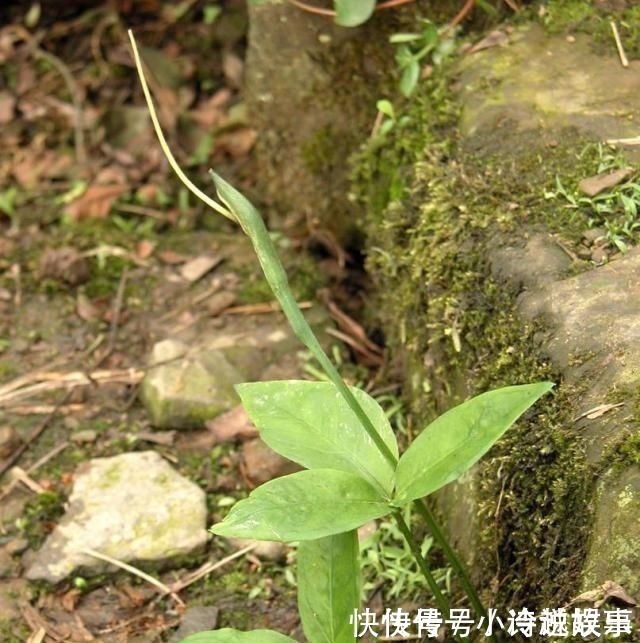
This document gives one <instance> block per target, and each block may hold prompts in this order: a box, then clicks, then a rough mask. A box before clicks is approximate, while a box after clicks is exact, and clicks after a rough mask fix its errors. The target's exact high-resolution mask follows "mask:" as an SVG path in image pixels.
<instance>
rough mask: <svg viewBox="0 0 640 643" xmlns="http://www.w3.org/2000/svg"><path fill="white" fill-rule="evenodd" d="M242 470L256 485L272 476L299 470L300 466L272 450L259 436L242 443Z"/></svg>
mask: <svg viewBox="0 0 640 643" xmlns="http://www.w3.org/2000/svg"><path fill="white" fill-rule="evenodd" d="M241 455H242V460H241V466H242V472H243V474H244V475H245V476H246V477H247V478H248V479H249V481H250V482H251V483H252V484H254V485H255V486H256V487H257V486H258V485H261V484H263V483H265V482H269V480H273V479H274V478H279V477H280V476H285V475H287V474H289V473H294V472H295V471H300V466H299V465H297V464H296V463H295V462H291V460H287V459H286V458H283V457H282V456H281V455H279V454H277V453H276V452H275V451H272V450H271V449H270V448H269V447H268V446H267V445H266V444H265V443H264V442H263V441H262V440H261V439H260V438H255V439H253V440H250V441H249V442H245V443H244V444H243V445H242V451H241Z"/></svg>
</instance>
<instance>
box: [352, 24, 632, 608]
mask: <svg viewBox="0 0 640 643" xmlns="http://www.w3.org/2000/svg"><path fill="white" fill-rule="evenodd" d="M625 75H626V76H625ZM621 76H625V77H624V79H623V80H621V83H620V84H619V85H618V86H617V87H616V88H615V89H612V90H611V91H609V89H610V88H611V83H610V82H609V80H608V79H609V78H611V77H616V78H619V77H621ZM560 78H562V82H559V79H560ZM638 89H640V66H639V65H638V64H637V63H632V66H631V67H630V68H629V69H628V70H624V71H623V70H621V68H620V67H619V61H618V60H617V57H616V56H615V55H611V56H608V57H606V58H604V57H600V56H598V55H596V54H595V53H593V51H592V48H591V43H590V42H589V40H588V39H587V38H583V37H579V36H578V37H576V39H575V40H574V41H573V42H568V41H567V40H566V38H565V37H564V36H562V37H560V36H550V35H548V34H546V33H545V32H544V31H543V30H542V29H540V28H538V27H531V26H529V27H519V28H517V29H516V30H515V31H514V32H513V34H512V36H511V43H510V44H509V45H508V46H506V47H504V48H493V49H488V50H486V51H482V52H479V53H477V54H473V55H471V56H469V57H467V58H466V59H464V60H463V61H462V62H461V63H459V64H458V65H457V66H453V67H450V68H448V69H444V70H440V71H439V73H437V74H434V75H433V76H432V77H431V78H430V79H429V81H427V83H423V84H422V85H421V89H420V93H419V95H418V96H417V97H416V98H415V100H414V101H413V102H412V105H411V106H410V107H409V109H408V110H407V112H406V113H404V114H402V115H401V116H404V117H405V118H404V119H402V120H401V119H399V120H398V125H397V126H396V127H395V128H394V129H393V130H392V131H391V133H390V134H389V135H387V136H386V137H385V138H380V139H378V140H374V141H372V142H371V143H370V145H369V146H368V148H367V149H366V150H365V151H364V152H362V153H360V154H359V155H358V156H357V157H356V158H355V161H354V162H355V168H354V173H353V177H354V185H353V192H354V195H355V196H356V197H357V198H359V200H360V201H361V203H363V205H364V207H365V208H366V217H365V219H364V220H363V227H364V228H365V229H366V233H367V239H368V240H367V244H368V267H369V269H370V271H371V273H372V275H373V279H374V282H375V283H376V285H377V289H376V297H375V303H374V304H373V306H372V310H375V316H374V314H373V312H372V317H374V318H375V319H376V320H377V322H378V323H379V324H381V325H382V326H383V328H384V331H385V334H386V337H387V341H388V344H389V346H390V349H391V352H392V354H394V355H395V356H396V361H397V363H398V366H399V368H401V369H402V371H403V378H404V381H405V382H406V387H405V388H406V394H407V397H408V398H409V399H410V400H411V405H412V408H413V411H414V414H415V416H416V422H417V425H418V426H420V425H421V424H422V425H424V424H426V423H427V422H428V421H429V420H430V419H432V418H433V417H434V416H435V415H437V414H439V413H441V412H443V411H444V410H446V409H447V408H449V407H450V406H452V405H454V404H455V403H457V402H459V401H461V400H462V399H464V398H466V397H468V396H469V395H471V394H474V393H480V392H483V391H485V390H488V389H491V388H496V387H499V386H503V385H510V384H523V383H528V382H532V381H536V380H543V379H544V380H548V379H550V380H553V381H555V382H557V383H558V386H557V388H556V392H555V394H554V395H553V396H548V398H546V399H544V400H541V401H540V402H539V403H538V404H537V405H536V406H535V407H534V409H532V410H531V411H530V412H529V413H528V414H526V415H525V417H524V418H523V419H522V420H521V421H519V422H518V423H517V424H516V426H514V427H513V428H512V429H511V430H510V431H509V432H507V434H506V435H505V437H504V438H503V439H502V440H501V441H500V442H499V443H498V444H497V445H496V446H495V447H494V449H492V451H491V452H490V454H489V455H488V457H486V458H485V459H484V460H483V461H482V462H481V463H480V464H479V465H478V466H477V467H476V468H474V470H473V471H471V472H469V474H468V475H467V476H465V477H464V479H463V480H462V481H461V482H460V483H458V484H457V485H453V486H451V487H449V488H448V489H445V490H444V492H443V493H442V494H440V496H439V503H438V505H439V509H440V511H441V512H442V513H443V515H444V518H445V521H446V522H447V523H448V527H449V531H450V534H451V537H452V539H453V541H454V542H455V543H456V544H457V545H458V546H460V547H461V549H462V550H463V553H464V554H465V556H466V558H467V560H468V561H469V562H470V563H471V564H472V565H473V567H474V575H475V576H476V578H477V579H478V581H479V582H480V583H482V584H483V585H484V589H485V592H486V594H487V602H488V603H489V604H491V605H496V606H499V605H510V606H513V605H517V604H526V605H527V607H529V608H531V607H536V606H539V607H544V606H546V607H548V605H549V604H551V603H552V604H554V605H556V604H562V603H563V602H564V601H566V600H569V599H570V598H571V597H572V596H574V595H576V594H577V593H579V591H580V588H581V587H583V585H584V579H585V578H587V577H589V578H590V579H592V580H593V579H594V578H595V576H594V574H595V575H596V576H598V575H599V574H601V573H604V572H603V568H601V567H597V566H596V565H591V563H589V564H588V565H587V563H586V561H587V560H588V559H589V558H588V556H591V555H590V554H589V551H590V542H598V538H600V537H601V526H602V525H603V524H605V523H606V521H607V518H605V517H604V515H605V514H604V513H603V512H604V510H605V508H604V505H605V504H606V498H605V496H603V495H602V494H598V493H596V486H595V483H596V481H597V480H598V479H602V478H601V476H602V475H603V472H604V471H605V470H607V469H608V468H609V467H610V466H612V463H613V462H616V463H617V467H618V469H617V470H618V475H622V476H623V477H624V475H626V474H625V473H624V471H625V470H626V468H627V467H628V466H629V462H630V458H629V457H628V453H627V451H628V450H626V451H625V450H624V449H622V448H620V449H616V445H619V443H620V441H622V440H623V439H624V438H625V436H628V434H629V433H631V435H635V434H636V432H637V430H638V418H637V417H636V416H635V415H634V413H635V411H633V409H635V404H636V397H637V396H636V395H635V394H634V391H635V390H637V386H638V384H639V383H640V379H639V378H637V377H636V375H637V369H636V367H635V365H636V364H637V360H636V355H635V348H634V346H633V343H632V342H629V341H626V340H625V339H624V337H623V336H625V334H624V333H623V332H622V333H620V332H618V331H619V330H620V329H618V330H615V329H616V323H617V324H624V322H625V318H624V315H627V314H632V315H633V317H634V320H635V322H630V323H631V326H634V327H636V328H637V327H638V326H639V325H640V314H636V313H640V311H636V310H635V305H634V303H633V298H632V297H629V298H627V299H625V297H624V293H626V294H627V295H629V288H628V286H629V283H628V280H627V279H626V277H623V276H620V274H617V273H619V272H620V273H626V271H630V273H632V272H633V270H632V268H633V266H632V263H633V261H635V260H634V259H632V256H627V257H623V258H619V259H618V261H617V262H614V263H612V264H611V265H610V266H609V267H605V268H596V267H594V265H593V264H592V263H590V262H588V261H580V260H576V255H575V252H574V251H573V250H572V247H575V244H576V243H577V242H578V241H579V240H580V238H581V236H582V233H583V232H584V231H585V230H586V229H587V228H588V225H589V224H588V221H587V219H586V217H584V218H582V217H583V215H581V214H580V213H579V212H576V211H572V210H569V209H567V208H564V207H562V203H561V202H560V201H558V200H554V199H549V198H545V193H546V194H549V192H550V191H551V190H553V189H554V188H555V187H556V185H557V184H556V178H557V177H559V178H560V179H561V180H562V181H563V182H564V184H565V185H568V184H576V183H577V182H578V180H579V179H581V178H585V177H588V176H591V175H593V174H596V173H597V171H598V165H597V164H598V159H597V153H593V150H597V146H596V145H594V143H597V142H598V141H600V140H601V139H602V138H603V137H606V138H618V137H627V136H635V135H637V122H638V121H639V120H640V111H639V108H638V104H637V100H636V97H637V95H638ZM587 144H590V145H591V147H589V148H588V149H589V150H590V151H589V152H585V151H584V150H585V149H587V148H586V147H585V146H587ZM616 275H617V276H616ZM607 278H608V279H610V280H611V281H609V282H608V283H609V286H610V288H612V287H613V286H614V285H615V289H616V291H618V290H619V292H620V293H622V294H621V297H620V298H618V299H620V301H619V304H620V306H618V307H616V306H611V307H610V310H609V311H608V312H607V310H606V309H607V296H606V294H607V292H608V290H607V286H603V287H602V289H601V290H600V286H601V285H602V284H601V281H602V280H603V279H604V280H606V279H607ZM598 284H600V285H598ZM580 293H583V300H582V303H581V304H580V305H578V302H577V300H576V299H575V298H576V297H579V294H580ZM598 296H600V297H601V298H600V299H599V300H598V311H599V312H598V315H603V316H604V315H607V314H608V315H609V318H608V321H605V320H604V319H601V320H600V321H601V322H602V323H601V324H600V322H598V320H597V319H595V318H594V317H590V313H589V312H588V311H589V310H592V311H593V309H591V308H589V306H590V305H591V306H593V305H594V302H595V301H596V299H598ZM535 299H537V305H536V306H534V305H533V303H532V302H533V301H534V300H535ZM618 299H616V301H618ZM623 300H625V301H626V303H623ZM571 301H574V302H575V303H576V305H575V306H573V307H572V306H571V305H570V302H571ZM543 302H544V303H543ZM589 302H590V304H589ZM582 304H584V305H582ZM625 305H626V306H627V307H629V306H631V307H632V308H634V310H633V312H632V313H630V312H629V311H627V312H622V310H621V308H620V307H624V306H625ZM572 315H574V316H573V317H572ZM572 320H573V324H572ZM627 321H629V319H627ZM594 324H595V326H594ZM607 324H608V325H607ZM596 328H601V329H602V332H598V333H596V335H595V336H593V337H592V335H591V331H592V330H595V329H596ZM607 328H609V329H611V330H612V332H613V333H614V335H613V336H609V337H607ZM572 329H573V331H575V332H574V335H572V334H571V332H570V331H571V330H572ZM565 331H566V332H565ZM616 333H617V334H618V336H617V339H616V336H615V334H616ZM627 335H629V333H627ZM592 339H593V341H591V340H592ZM618 340H619V341H618ZM625 365H626V366H625ZM607 369H609V371H607ZM634 373H635V374H636V375H634ZM596 375H597V376H598V378H599V381H600V384H601V385H597V383H596V385H595V386H594V379H593V378H594V376H596ZM621 401H623V402H624V403H625V409H627V410H626V411H625V412H624V413H618V412H617V411H616V409H613V408H612V409H611V411H610V412H603V413H601V414H600V415H598V413H596V415H595V417H593V418H591V419H585V418H586V417H587V416H584V417H583V418H582V419H580V420H579V421H577V420H576V418H577V417H578V416H579V415H581V414H583V413H585V411H587V412H588V411H589V410H590V409H592V408H593V407H596V406H597V405H598V404H603V403H611V402H616V403H618V402H621ZM629 408H631V409H632V413H631V414H629V412H628V409H629ZM587 415H588V414H587ZM586 424H588V425H589V426H588V427H587V426H586ZM607 444H608V446H606V445H607ZM634 479H635V478H634ZM627 486H628V485H627ZM625 489H626V487H625ZM603 498H605V500H603ZM621 516H622V514H621ZM620 520H621V523H620V524H622V523H623V522H624V520H623V518H622V517H621V518H620ZM620 538H621V539H624V538H625V536H624V535H623V534H622V530H621V531H620ZM629 538H632V535H631V534H630V535H629ZM633 538H635V536H634V537H633ZM633 542H635V541H633ZM618 544H619V545H620V546H617V548H616V551H617V552H618V554H616V555H615V556H614V555H611V556H608V557H607V556H606V555H605V554H603V560H604V561H605V563H603V564H605V566H606V573H610V574H613V575H614V578H615V573H616V570H619V572H620V574H621V577H622V576H624V578H626V579H630V578H631V574H630V573H629V570H630V569H631V570H635V572H634V573H635V574H636V577H637V576H639V575H640V569H637V568H636V567H637V557H636V556H635V554H633V553H632V550H633V548H632V547H627V546H622V545H621V544H620V543H618ZM626 544H627V545H629V544H632V540H630V541H628V542H627V543H626ZM592 547H593V546H592ZM591 551H594V552H595V551H596V550H593V548H591ZM620 552H622V554H620ZM593 555H594V556H597V554H596V553H594V554H593ZM589 560H590V559H589ZM587 569H588V570H590V571H587ZM598 570H599V571H598ZM589 574H591V576H589ZM596 580H598V582H603V581H604V580H607V579H606V578H599V577H598V578H597V579H596ZM629 582H631V580H629Z"/></svg>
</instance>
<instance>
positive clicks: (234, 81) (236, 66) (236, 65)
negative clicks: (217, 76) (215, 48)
mask: <svg viewBox="0 0 640 643" xmlns="http://www.w3.org/2000/svg"><path fill="white" fill-rule="evenodd" d="M222 71H223V72H224V77H225V78H226V80H227V84H228V85H229V86H230V87H233V88H234V89H241V88H242V77H243V75H244V63H243V62H242V58H240V57H239V56H236V54H234V53H233V52H232V51H225V52H224V54H223V55H222Z"/></svg>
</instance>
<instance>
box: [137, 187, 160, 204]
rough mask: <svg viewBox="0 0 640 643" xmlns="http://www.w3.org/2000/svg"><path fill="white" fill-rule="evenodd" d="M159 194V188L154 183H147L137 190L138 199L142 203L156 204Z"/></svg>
mask: <svg viewBox="0 0 640 643" xmlns="http://www.w3.org/2000/svg"><path fill="white" fill-rule="evenodd" d="M157 194H158V186H157V185H155V184H154V183H147V184H145V185H141V186H140V187H139V188H138V189H137V190H136V199H138V200H139V201H141V202H142V203H155V200H156V196H157Z"/></svg>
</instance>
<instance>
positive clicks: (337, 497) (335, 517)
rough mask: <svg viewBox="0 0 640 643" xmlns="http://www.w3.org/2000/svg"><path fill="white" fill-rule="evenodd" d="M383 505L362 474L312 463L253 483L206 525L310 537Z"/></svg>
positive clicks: (257, 535)
mask: <svg viewBox="0 0 640 643" xmlns="http://www.w3.org/2000/svg"><path fill="white" fill-rule="evenodd" d="M389 511H390V507H389V505H388V504H387V502H386V501H385V499H384V498H383V497H382V496H381V495H380V494H379V493H378V492H377V491H376V490H375V489H374V488H373V487H372V486H371V485H370V484H369V483H368V482H366V481H365V480H363V479H362V478H360V477H358V476H356V475H353V474H352V473H345V472H344V471H334V470H333V469H314V470H313V471H300V472H298V473H293V474H291V475H290V476H284V477H282V478H277V479H276V480H272V481H271V482H267V483H266V484H263V485H262V486H261V487H258V488H257V489H256V490H255V491H253V492H252V493H251V495H250V496H249V497H248V498H247V499H246V500H241V501H240V502H238V503H237V504H236V505H234V506H233V508H232V509H231V511H230V512H229V515H228V516H227V517H226V518H225V519H224V520H223V521H222V522H221V523H218V524H216V525H214V526H213V527H211V531H212V532H213V533H214V534H218V535H219V536H232V537H234V538H253V539H255V540H279V541H282V542H290V541H292V540H313V539H314V538H323V537H324V536H330V535H331V534H339V533H341V532H343V531H349V530H350V529H355V528H356V527H359V526H360V525H362V524H364V523H365V522H367V521H368V520H372V519H373V518H379V517H380V516H384V515H385V514H387V513H389Z"/></svg>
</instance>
